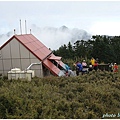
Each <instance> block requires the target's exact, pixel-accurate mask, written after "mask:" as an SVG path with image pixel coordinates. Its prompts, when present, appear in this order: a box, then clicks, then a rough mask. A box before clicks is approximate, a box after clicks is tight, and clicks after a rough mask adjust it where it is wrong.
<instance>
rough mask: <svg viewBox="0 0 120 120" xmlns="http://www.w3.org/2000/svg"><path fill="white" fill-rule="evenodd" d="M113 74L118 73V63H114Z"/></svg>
mask: <svg viewBox="0 0 120 120" xmlns="http://www.w3.org/2000/svg"><path fill="white" fill-rule="evenodd" d="M113 72H118V65H117V63H114V65H113Z"/></svg>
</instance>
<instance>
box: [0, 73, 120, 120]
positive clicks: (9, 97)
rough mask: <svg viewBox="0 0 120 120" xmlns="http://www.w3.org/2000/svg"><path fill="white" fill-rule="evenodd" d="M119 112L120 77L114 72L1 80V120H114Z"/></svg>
mask: <svg viewBox="0 0 120 120" xmlns="http://www.w3.org/2000/svg"><path fill="white" fill-rule="evenodd" d="M119 112H120V77H119V76H118V75H117V74H114V73H111V72H106V71H103V72H94V71H93V72H91V73H89V74H85V75H80V76H76V77H52V76H51V77H46V78H42V79H40V78H34V79H33V80H32V81H31V82H28V81H23V80H18V81H17V80H11V81H8V80H2V79H1V80H0V119H2V118H7V119H11V118H12V119H15V118H17V119H29V118H31V119H33V118H34V119H36V118H37V119H41V118H42V119H44V118H45V119H48V118H51V119H54V118H55V119H58V118H60V119H63V118H66V119H74V118H75V119H81V118H82V119H84V118H85V119H88V118H92V119H93V118H96V119H97V118H113V119H114V118H120V116H119Z"/></svg>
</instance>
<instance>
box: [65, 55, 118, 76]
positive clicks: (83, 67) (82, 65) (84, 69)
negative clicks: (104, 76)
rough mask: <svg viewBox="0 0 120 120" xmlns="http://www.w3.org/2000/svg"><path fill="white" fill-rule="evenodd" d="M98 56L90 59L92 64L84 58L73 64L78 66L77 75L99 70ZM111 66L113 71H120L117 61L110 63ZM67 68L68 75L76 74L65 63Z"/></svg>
mask: <svg viewBox="0 0 120 120" xmlns="http://www.w3.org/2000/svg"><path fill="white" fill-rule="evenodd" d="M98 62H99V61H98V58H96V59H94V58H93V57H92V58H91V60H90V64H89V65H87V62H86V61H85V60H83V61H82V62H79V61H77V62H76V63H74V64H73V65H74V66H75V68H76V75H77V76H78V75H79V74H80V73H81V74H82V75H83V74H84V73H89V71H92V70H95V71H97V70H98ZM109 67H110V68H111V72H118V65H117V64H116V63H114V64H112V63H111V64H109ZM65 68H66V76H75V73H74V72H73V71H72V70H71V69H70V67H69V66H68V65H67V64H65Z"/></svg>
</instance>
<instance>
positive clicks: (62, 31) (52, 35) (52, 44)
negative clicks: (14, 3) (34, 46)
mask: <svg viewBox="0 0 120 120" xmlns="http://www.w3.org/2000/svg"><path fill="white" fill-rule="evenodd" d="M31 30H32V31H31V33H32V34H33V35H34V36H35V37H36V38H37V39H39V40H40V41H41V42H42V43H43V44H44V45H45V46H46V47H48V48H50V49H52V50H56V49H58V48H59V47H60V46H61V45H64V44H66V45H67V44H68V42H71V43H72V44H73V43H74V42H75V41H76V40H81V39H83V40H88V39H90V38H91V35H90V34H89V33H87V32H86V31H85V30H81V29H78V28H73V29H69V28H68V27H66V26H62V27H60V28H55V27H44V28H40V27H38V26H36V25H35V24H33V25H31ZM19 31H20V30H16V34H18V32H19ZM27 33H28V34H29V33H30V32H29V31H28V30H27ZM22 34H25V28H22ZM12 35H13V32H8V33H6V34H2V35H0V39H1V41H0V45H2V44H3V43H5V42H6V41H7V40H8V39H9V38H10V37H12Z"/></svg>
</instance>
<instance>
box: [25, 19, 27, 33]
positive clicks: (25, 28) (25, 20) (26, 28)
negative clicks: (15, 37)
mask: <svg viewBox="0 0 120 120" xmlns="http://www.w3.org/2000/svg"><path fill="white" fill-rule="evenodd" d="M25 32H26V34H27V24H26V20H25Z"/></svg>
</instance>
